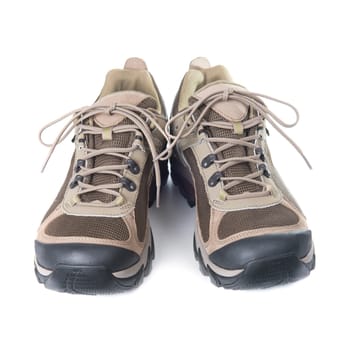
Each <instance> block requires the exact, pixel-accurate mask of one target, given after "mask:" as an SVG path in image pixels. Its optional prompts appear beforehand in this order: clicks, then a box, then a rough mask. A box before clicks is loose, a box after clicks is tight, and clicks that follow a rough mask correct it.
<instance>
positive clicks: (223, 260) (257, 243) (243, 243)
mask: <svg viewBox="0 0 350 350" xmlns="http://www.w3.org/2000/svg"><path fill="white" fill-rule="evenodd" d="M194 252H195V256H196V258H197V259H198V261H199V264H200V267H201V271H202V272H203V273H204V274H205V275H209V277H210V279H211V281H212V282H213V283H214V284H215V285H216V286H218V287H223V288H227V289H251V288H268V287H272V286H276V285H280V284H285V283H290V282H295V281H297V280H300V279H302V278H305V277H307V276H308V275H309V274H310V271H312V270H313V269H314V268H315V253H314V247H313V243H312V238H311V231H305V232H299V233H287V234H285V233H284V234H270V235H264V236H258V237H252V238H246V239H242V240H240V241H237V242H235V243H231V244H228V245H227V246H225V247H223V248H221V249H219V250H217V251H215V252H214V253H212V254H211V255H209V256H207V257H208V263H205V259H203V254H205V252H202V251H201V249H200V248H199V247H198V246H197V244H196V241H195V240H194ZM223 272H224V273H223Z"/></svg>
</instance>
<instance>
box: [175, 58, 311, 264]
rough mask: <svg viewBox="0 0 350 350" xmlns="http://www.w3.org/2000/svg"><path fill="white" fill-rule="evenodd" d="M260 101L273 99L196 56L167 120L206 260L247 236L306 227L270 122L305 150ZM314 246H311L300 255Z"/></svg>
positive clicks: (176, 171) (180, 179)
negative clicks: (275, 150)
mask: <svg viewBox="0 0 350 350" xmlns="http://www.w3.org/2000/svg"><path fill="white" fill-rule="evenodd" d="M261 97H267V96H262V95H259V94H255V93H251V92H249V91H248V90H247V89H246V88H244V87H243V86H241V85H238V84H236V83H234V82H233V81H232V79H231V77H230V75H229V73H228V71H227V70H226V69H225V68H224V67H223V66H215V67H210V65H209V62H208V61H207V60H206V59H204V58H198V59H195V60H194V61H192V62H191V65H190V69H189V71H188V72H187V73H186V74H185V76H184V78H183V80H182V83H181V86H180V89H179V92H178V94H177V97H176V100H175V102H174V106H173V112H172V118H171V119H170V121H169V126H170V129H171V130H170V134H171V138H172V140H173V144H176V148H175V150H174V152H173V156H172V173H173V174H174V173H175V176H178V181H182V182H183V183H185V184H189V183H193V184H194V187H195V195H196V206H197V232H198V233H199V235H198V236H199V238H200V240H201V245H202V246H203V247H204V249H205V250H206V252H207V254H208V255H210V254H213V253H214V252H216V251H219V250H220V249H222V248H224V247H225V246H228V245H230V244H232V243H237V242H238V241H240V240H242V239H247V238H250V237H257V236H263V235H271V234H283V233H295V232H305V231H307V230H308V227H307V223H306V219H305V216H304V214H303V213H302V211H301V209H300V207H299V205H298V204H297V202H296V201H295V199H294V198H293V196H292V195H291V194H290V192H289V191H288V189H287V187H286V186H285V184H284V183H283V181H282V179H281V177H280V176H279V174H278V172H277V170H276V169H275V167H274V165H273V162H272V159H271V155H270V151H269V148H268V145H267V142H266V139H267V129H266V122H267V121H268V122H270V124H272V126H273V127H275V128H276V129H277V130H278V131H280V132H281V133H282V134H283V136H285V137H286V138H287V139H288V141H290V142H292V144H293V145H294V146H295V147H296V148H297V150H298V151H300V149H299V148H298V147H297V146H296V145H295V144H294V142H293V141H291V140H290V139H289V138H288V137H287V136H286V135H285V134H284V133H283V131H282V130H281V128H280V127H279V126H278V125H277V124H279V125H282V126H286V123H284V122H283V121H281V120H280V119H279V118H278V117H277V116H275V115H274V114H273V113H272V112H271V111H270V110H269V109H268V108H267V106H266V105H265V103H264V102H263V100H262V98H261ZM271 99H272V98H271ZM274 100H275V99H274ZM277 101H278V100H277ZM278 102H281V101H278ZM285 104H287V103H285ZM287 105H288V106H290V105H289V104H287ZM292 108H293V109H294V107H292ZM288 126H290V125H288ZM300 152H301V151H300ZM301 154H302V153H301ZM303 157H304V156H303ZM187 188H189V187H187ZM188 191H190V190H189V189H188ZM261 244H262V243H260V245H261ZM309 249H310V242H307V244H306V245H305V249H304V250H303V249H301V250H303V251H301V252H300V254H301V257H302V256H304V255H306V253H307V251H308V250H309ZM212 256H214V255H212Z"/></svg>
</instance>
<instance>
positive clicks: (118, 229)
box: [46, 214, 129, 241]
mask: <svg viewBox="0 0 350 350" xmlns="http://www.w3.org/2000/svg"><path fill="white" fill-rule="evenodd" d="M46 234H48V235H50V236H55V237H69V236H76V237H77V236H78V237H93V238H101V239H113V240H119V241H126V240H127V239H128V238H129V231H128V228H127V227H126V224H125V222H124V220H123V219H121V218H107V217H91V216H73V215H65V214H64V215H61V216H59V217H58V218H56V219H54V220H53V221H52V222H51V223H50V224H49V225H48V227H47V228H46Z"/></svg>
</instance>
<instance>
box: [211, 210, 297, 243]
mask: <svg viewBox="0 0 350 350" xmlns="http://www.w3.org/2000/svg"><path fill="white" fill-rule="evenodd" d="M298 221H299V218H298V216H297V215H296V214H295V213H294V212H293V211H292V210H290V209H289V208H286V207H285V206H283V205H282V204H278V205H275V206H273V207H268V208H262V209H247V210H238V211H231V212H228V213H227V214H225V215H224V217H223V218H222V220H221V222H220V225H219V230H218V236H219V238H220V239H224V238H227V237H229V236H231V235H234V234H236V233H239V232H242V231H246V230H254V229H258V228H266V227H277V226H288V225H295V224H297V223H298Z"/></svg>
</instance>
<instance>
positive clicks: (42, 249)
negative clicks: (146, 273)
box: [35, 241, 140, 272]
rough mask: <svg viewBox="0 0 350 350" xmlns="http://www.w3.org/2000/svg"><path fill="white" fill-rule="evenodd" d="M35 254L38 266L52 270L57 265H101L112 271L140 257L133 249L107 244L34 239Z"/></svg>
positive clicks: (134, 262)
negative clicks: (52, 241) (44, 241)
mask: <svg viewBox="0 0 350 350" xmlns="http://www.w3.org/2000/svg"><path fill="white" fill-rule="evenodd" d="M35 254H36V259H37V262H38V264H39V265H40V266H42V267H44V268H47V269H50V270H53V269H55V267H57V266H58V265H71V266H103V267H105V268H107V269H110V270H111V271H113V272H116V271H120V270H124V269H127V268H128V267H130V266H132V265H134V264H136V263H137V262H138V261H139V259H140V257H139V256H138V255H137V254H136V253H135V252H133V251H131V250H128V249H125V248H121V247H114V246H108V245H97V244H81V243H62V244H47V243H41V242H39V241H35Z"/></svg>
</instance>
